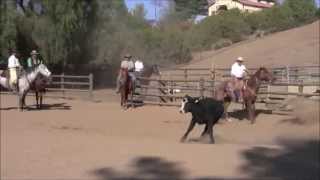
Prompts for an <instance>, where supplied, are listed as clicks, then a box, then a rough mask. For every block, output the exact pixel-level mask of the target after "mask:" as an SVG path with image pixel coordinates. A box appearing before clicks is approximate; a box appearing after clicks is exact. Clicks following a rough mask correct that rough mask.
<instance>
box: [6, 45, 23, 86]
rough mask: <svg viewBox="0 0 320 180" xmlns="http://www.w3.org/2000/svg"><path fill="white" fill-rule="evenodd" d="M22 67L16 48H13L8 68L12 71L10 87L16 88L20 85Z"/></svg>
mask: <svg viewBox="0 0 320 180" xmlns="http://www.w3.org/2000/svg"><path fill="white" fill-rule="evenodd" d="M19 68H21V65H20V63H19V60H18V58H17V53H16V50H15V49H12V50H11V56H10V57H9V59H8V69H9V73H10V79H9V83H10V87H12V88H13V89H15V87H17V86H18V70H19Z"/></svg>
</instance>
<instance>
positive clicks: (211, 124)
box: [208, 121, 215, 144]
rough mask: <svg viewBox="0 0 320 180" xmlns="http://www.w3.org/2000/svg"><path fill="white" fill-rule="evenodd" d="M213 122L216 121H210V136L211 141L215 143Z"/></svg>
mask: <svg viewBox="0 0 320 180" xmlns="http://www.w3.org/2000/svg"><path fill="white" fill-rule="evenodd" d="M213 122H214V121H210V122H208V134H209V136H210V142H211V143H212V144H214V142H215V141H214V137H213Z"/></svg>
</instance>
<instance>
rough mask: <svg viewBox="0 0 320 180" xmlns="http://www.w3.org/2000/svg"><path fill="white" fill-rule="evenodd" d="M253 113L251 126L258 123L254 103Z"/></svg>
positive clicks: (253, 104)
mask: <svg viewBox="0 0 320 180" xmlns="http://www.w3.org/2000/svg"><path fill="white" fill-rule="evenodd" d="M251 113H252V115H251V116H252V119H251V124H254V123H255V122H256V105H255V103H254V102H253V103H252V112H251Z"/></svg>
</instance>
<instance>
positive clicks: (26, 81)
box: [0, 64, 51, 111]
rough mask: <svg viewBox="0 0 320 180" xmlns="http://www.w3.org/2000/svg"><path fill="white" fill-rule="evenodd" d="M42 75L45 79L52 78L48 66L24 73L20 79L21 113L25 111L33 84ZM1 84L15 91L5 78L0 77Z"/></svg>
mask: <svg viewBox="0 0 320 180" xmlns="http://www.w3.org/2000/svg"><path fill="white" fill-rule="evenodd" d="M40 74H42V75H44V76H45V77H50V75H51V72H50V71H49V70H48V68H47V66H45V65H44V64H40V65H39V66H37V67H35V68H34V69H33V70H32V71H30V72H27V73H24V74H22V75H21V76H20V77H19V80H18V81H19V83H18V85H19V91H18V105H19V109H20V111H22V110H23V106H24V105H25V97H26V95H27V93H28V91H29V90H30V87H31V84H32V83H33V82H34V80H35V79H36V78H37V77H38V76H39V75H40ZM0 84H1V86H3V87H4V88H6V89H9V90H13V89H12V88H11V87H10V85H9V82H8V79H7V78H5V77H1V76H0Z"/></svg>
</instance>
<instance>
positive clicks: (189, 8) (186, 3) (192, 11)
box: [174, 0, 208, 18]
mask: <svg viewBox="0 0 320 180" xmlns="http://www.w3.org/2000/svg"><path fill="white" fill-rule="evenodd" d="M174 2H175V7H176V8H175V9H176V11H177V12H178V13H180V14H181V15H182V16H183V17H184V18H190V17H193V16H196V15H199V14H205V13H207V9H206V7H207V4H208V2H207V0H174Z"/></svg>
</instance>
